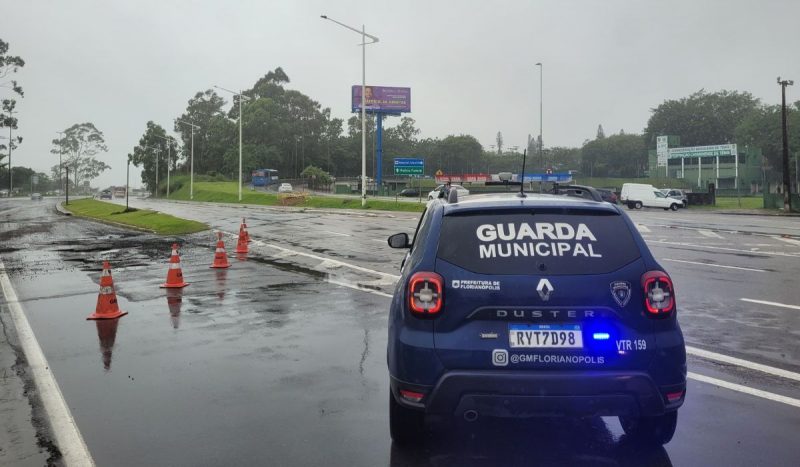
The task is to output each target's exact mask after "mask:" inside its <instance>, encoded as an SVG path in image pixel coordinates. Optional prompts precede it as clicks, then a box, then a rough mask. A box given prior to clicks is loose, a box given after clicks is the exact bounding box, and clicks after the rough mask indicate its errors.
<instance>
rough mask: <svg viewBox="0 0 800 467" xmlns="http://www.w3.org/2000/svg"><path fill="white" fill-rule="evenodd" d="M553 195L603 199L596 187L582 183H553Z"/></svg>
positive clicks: (593, 199)
mask: <svg viewBox="0 0 800 467" xmlns="http://www.w3.org/2000/svg"><path fill="white" fill-rule="evenodd" d="M553 194H554V195H566V196H572V197H575V198H583V199H590V200H592V201H604V199H603V196H602V195H601V194H600V191H599V190H598V189H597V188H594V187H591V186H584V185H558V184H556V185H553Z"/></svg>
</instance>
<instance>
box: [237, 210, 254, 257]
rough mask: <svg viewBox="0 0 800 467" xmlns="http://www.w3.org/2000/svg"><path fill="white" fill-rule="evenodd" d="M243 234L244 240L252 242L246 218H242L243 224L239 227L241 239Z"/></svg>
mask: <svg viewBox="0 0 800 467" xmlns="http://www.w3.org/2000/svg"><path fill="white" fill-rule="evenodd" d="M242 232H244V238H245V239H247V243H250V242H252V240H250V232H248V231H247V221H246V220H245V218H244V217H242V224H241V225H240V226H239V237H241V236H242ZM245 253H246V252H245Z"/></svg>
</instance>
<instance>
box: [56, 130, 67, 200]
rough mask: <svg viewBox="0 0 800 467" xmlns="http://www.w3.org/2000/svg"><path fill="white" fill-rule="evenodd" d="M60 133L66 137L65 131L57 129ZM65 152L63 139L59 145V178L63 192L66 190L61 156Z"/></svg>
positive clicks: (62, 136)
mask: <svg viewBox="0 0 800 467" xmlns="http://www.w3.org/2000/svg"><path fill="white" fill-rule="evenodd" d="M56 133H58V134H59V135H61V139H62V140H63V139H64V134H65V133H64V132H63V131H56ZM63 154H64V142H63V141H61V144H59V145H58V179H59V181H60V182H61V192H62V193H63V192H64V176H63V175H61V171H62V170H64V167H62V164H61V157H62V155H63Z"/></svg>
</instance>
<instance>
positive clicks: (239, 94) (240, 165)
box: [214, 85, 250, 202]
mask: <svg viewBox="0 0 800 467" xmlns="http://www.w3.org/2000/svg"><path fill="white" fill-rule="evenodd" d="M214 87H215V88H217V89H222V90H223V91H227V92H229V93H231V94H233V95H234V96H237V97H238V98H239V202H241V201H242V101H243V100H248V101H249V100H250V98H249V97H247V96H245V95H244V94H242V91H239V92H235V91H231V90H230V89H225V88H223V87H222V86H216V85H215V86H214Z"/></svg>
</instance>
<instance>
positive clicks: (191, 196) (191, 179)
mask: <svg viewBox="0 0 800 467" xmlns="http://www.w3.org/2000/svg"><path fill="white" fill-rule="evenodd" d="M178 123H183V124H184V125H189V126H190V127H192V140H191V144H192V146H191V148H190V150H189V151H190V153H191V158H190V162H189V199H194V129H195V128H198V129H199V128H200V127H199V126H197V125H195V124H194V123H189V122H184V121H183V120H178Z"/></svg>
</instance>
